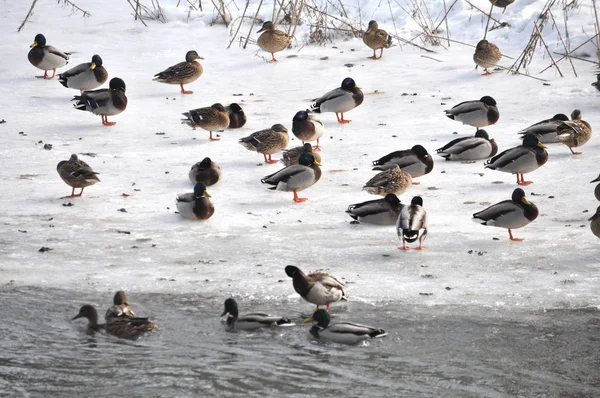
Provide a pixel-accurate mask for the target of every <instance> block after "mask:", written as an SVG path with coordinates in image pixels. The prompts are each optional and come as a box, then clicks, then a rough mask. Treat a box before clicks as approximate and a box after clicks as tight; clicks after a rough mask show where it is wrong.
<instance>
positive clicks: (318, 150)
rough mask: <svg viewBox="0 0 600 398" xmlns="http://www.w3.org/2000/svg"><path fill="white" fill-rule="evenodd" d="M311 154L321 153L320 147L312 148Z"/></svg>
mask: <svg viewBox="0 0 600 398" xmlns="http://www.w3.org/2000/svg"><path fill="white" fill-rule="evenodd" d="M313 152H321V147H320V146H318V145H317V146H314V147H313Z"/></svg>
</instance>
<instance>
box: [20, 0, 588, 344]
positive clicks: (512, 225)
mask: <svg viewBox="0 0 600 398" xmlns="http://www.w3.org/2000/svg"><path fill="white" fill-rule="evenodd" d="M509 4H510V3H509ZM258 33H261V35H260V36H259V38H258V41H257V43H258V45H259V47H260V48H261V49H263V50H264V51H266V52H268V53H270V54H271V60H269V62H277V60H276V59H275V53H277V52H280V51H282V50H284V49H286V48H288V47H289V46H290V44H291V41H292V38H291V37H290V36H288V35H287V34H285V33H284V32H282V31H279V30H276V29H275V26H274V24H273V23H272V22H270V21H267V22H265V23H264V24H263V26H262V28H261V29H260V30H259V31H258ZM363 41H364V43H365V44H366V45H367V46H368V47H369V48H370V49H372V50H373V55H372V56H371V57H369V58H371V59H373V60H378V59H381V58H382V56H383V50H384V49H387V48H390V47H391V45H392V40H391V37H390V36H389V35H388V34H387V32H386V31H385V30H382V29H379V26H378V24H377V22H376V21H371V22H369V25H368V29H367V31H366V32H365V34H364V37H363ZM31 47H32V49H31V50H30V52H29V55H28V59H29V61H30V62H31V64H32V65H34V66H35V67H37V68H39V69H42V70H44V75H42V76H37V77H39V78H43V79H52V78H54V76H55V75H56V69H57V68H61V67H64V66H65V65H66V64H67V63H68V60H69V54H68V53H64V52H61V51H60V50H58V49H56V48H55V47H52V46H50V45H47V43H46V38H45V37H44V35H42V34H38V35H37V36H36V37H35V41H34V43H33V44H32V46H31ZM377 50H380V52H379V55H377ZM500 57H501V54H500V50H499V49H498V47H496V46H495V45H493V44H492V43H489V42H487V41H486V40H482V41H481V42H479V43H478V45H477V47H476V50H475V54H474V56H473V59H474V61H475V63H476V65H477V66H480V67H482V68H483V69H484V72H485V73H484V74H490V72H489V71H488V69H489V68H492V67H494V66H495V65H496V64H497V63H498V61H499V60H500ZM201 59H203V58H202V57H200V55H199V54H198V53H197V52H196V51H194V50H191V51H188V52H187V54H186V55H185V61H184V62H180V63H178V64H176V65H173V66H171V67H169V68H167V69H165V70H164V71H162V72H159V73H157V74H156V75H154V79H153V80H155V81H157V82H160V83H166V84H173V85H179V86H180V89H181V93H182V94H192V93H193V91H190V90H186V88H185V87H184V85H189V84H190V83H193V82H194V81H195V80H197V79H198V78H200V77H201V75H202V74H203V68H202V65H201V64H200V63H199V62H198V60H201ZM48 71H52V75H51V76H50V75H49V73H48ZM107 80H108V72H107V70H106V69H105V67H104V65H103V62H102V58H101V57H100V56H99V55H97V54H95V55H93V56H92V58H91V61H90V62H88V63H82V64H80V65H77V66H75V67H74V68H72V69H69V70H67V71H66V72H63V73H60V74H58V81H59V82H60V83H61V84H62V85H63V86H64V87H67V88H71V89H77V90H80V93H79V95H75V96H74V97H73V99H72V100H73V101H75V104H74V108H75V109H78V110H83V111H87V112H91V113H93V114H95V115H100V116H101V121H102V124H103V125H104V126H112V125H114V124H115V122H114V121H108V117H109V116H111V117H112V116H116V115H118V114H120V113H121V112H123V111H125V109H126V108H127V97H126V85H125V82H124V81H123V80H122V79H120V78H118V77H113V78H112V79H111V80H110V82H109V88H108V89H98V87H100V86H101V85H102V84H104V83H105V82H106V81H107ZM599 89H600V88H599ZM364 99H365V96H364V95H363V92H362V91H361V89H360V87H358V85H357V84H356V82H355V81H354V79H352V78H351V77H346V78H344V79H343V80H342V82H341V85H340V86H339V87H337V88H334V89H332V90H331V91H329V92H327V93H325V94H323V95H322V96H320V97H317V98H315V99H314V100H313V103H312V105H311V106H310V107H309V109H306V110H299V111H297V112H296V114H295V115H294V116H293V119H292V133H293V134H294V136H295V137H297V138H298V139H299V140H300V141H302V146H299V147H294V148H288V145H289V142H290V137H289V134H288V129H287V128H286V127H285V126H284V125H282V124H279V123H276V124H273V125H272V126H271V127H268V128H265V129H263V130H260V131H256V132H254V133H252V134H250V135H248V136H247V137H243V138H241V139H240V140H239V144H240V145H241V146H243V147H244V148H245V149H247V150H249V151H252V152H257V153H258V154H261V155H262V156H263V157H264V162H265V163H266V164H271V163H278V162H280V161H281V162H282V163H283V164H284V166H285V167H283V168H282V169H280V170H278V171H276V172H274V173H272V174H270V175H267V176H265V177H263V178H262V179H260V182H262V183H264V184H266V185H268V186H270V187H269V189H271V190H275V191H284V192H291V193H293V201H294V202H296V203H302V202H305V201H306V200H308V199H307V198H305V197H299V195H298V193H299V192H301V191H304V190H306V189H308V188H310V187H311V186H313V185H314V184H316V183H318V182H319V180H320V178H321V175H322V171H321V168H320V166H321V164H322V159H321V155H320V152H321V146H320V145H319V140H320V138H321V137H322V136H323V133H324V126H323V123H322V122H321V121H320V120H319V119H318V117H317V114H320V113H335V115H336V118H337V121H338V122H339V123H340V124H348V123H350V122H351V120H349V119H347V118H346V117H345V114H347V113H348V112H350V111H352V110H353V109H354V108H356V107H358V106H360V105H362V104H363V101H364ZM444 112H445V116H447V117H448V118H450V119H452V120H455V121H457V122H461V123H462V124H465V125H469V126H472V127H475V129H476V130H475V134H474V135H473V136H467V137H461V138H457V139H455V140H452V141H450V142H449V143H447V144H446V145H444V146H442V147H441V148H439V149H437V150H436V151H435V153H436V154H437V155H439V156H440V157H441V158H443V159H445V160H446V161H458V162H473V161H478V160H480V161H485V162H484V164H483V166H484V167H485V168H488V169H490V170H494V171H500V172H504V173H510V174H514V175H516V179H517V181H516V182H517V185H519V186H527V185H529V184H531V183H532V182H531V181H526V180H525V177H524V175H525V174H529V173H531V172H533V171H535V170H537V169H538V168H539V167H542V166H543V165H544V164H546V162H547V161H548V159H549V156H548V152H547V150H546V149H547V147H546V145H545V144H551V143H560V144H563V145H564V146H566V147H567V148H569V150H570V151H571V153H572V154H573V155H579V154H580V153H581V152H576V151H574V148H580V147H581V146H583V145H584V144H585V143H586V142H587V141H588V140H589V139H590V138H591V135H592V128H591V126H590V124H589V123H588V122H586V121H584V120H582V115H581V112H580V111H579V110H577V109H576V110H574V111H573V112H572V113H571V118H570V119H569V118H568V117H567V116H566V115H564V114H557V115H554V116H553V117H552V118H549V119H547V120H543V121H540V122H538V123H535V124H533V125H531V126H529V127H527V128H525V129H523V130H522V131H520V132H519V134H520V136H521V138H522V143H521V145H518V146H515V147H513V148H508V149H505V150H504V151H502V152H499V148H498V146H497V144H496V142H495V141H494V140H493V139H491V138H490V136H489V135H488V133H487V132H486V131H485V130H483V128H484V127H486V126H490V125H493V124H495V123H496V122H497V121H498V120H499V118H500V112H499V109H498V106H497V103H496V101H495V100H494V98H492V97H491V96H489V95H485V96H483V97H481V98H480V99H478V100H469V101H465V102H461V103H459V104H457V105H455V106H454V107H452V108H450V109H447V110H446V111H444ZM183 116H184V118H183V119H182V123H183V124H186V125H188V126H190V127H192V128H194V129H196V128H200V129H203V130H206V131H208V132H209V139H210V140H211V141H218V140H219V139H220V138H217V137H215V136H213V133H215V132H218V131H223V130H225V129H228V128H240V127H243V126H244V125H245V123H246V121H247V116H246V114H245V113H244V111H243V109H242V108H241V107H240V106H239V104H236V103H232V104H230V105H229V106H223V105H222V104H220V103H216V104H213V105H210V106H205V107H201V108H197V109H192V110H188V111H186V112H184V113H183ZM440 116H441V115H440ZM313 142H314V143H316V145H315V146H313V145H311V143H313ZM215 145H216V144H215ZM279 152H283V154H282V158H281V160H277V159H273V158H272V156H273V155H275V154H277V153H279ZM372 166H373V170H374V171H377V174H375V175H374V176H373V177H372V178H371V179H370V180H369V181H367V182H366V183H365V184H364V186H363V190H365V191H366V192H368V193H370V194H373V195H379V196H382V198H381V199H376V200H370V201H366V202H362V203H356V204H351V205H349V206H348V208H347V211H346V213H347V214H348V215H349V216H350V217H352V218H353V219H354V221H352V223H370V224H376V225H383V226H395V230H396V233H397V235H398V238H399V240H400V241H401V246H399V249H401V250H405V251H407V250H410V246H409V245H407V244H413V243H414V242H417V241H418V246H416V247H414V249H415V250H422V249H425V248H426V247H425V246H424V245H423V242H424V240H425V238H426V237H427V234H428V228H429V217H428V214H427V212H426V210H425V208H424V198H423V197H421V196H415V197H413V198H412V200H411V201H410V204H406V205H404V204H403V203H401V201H400V199H399V198H398V196H399V195H401V194H403V193H404V192H406V191H407V190H408V189H409V188H410V187H411V186H412V185H415V184H419V182H418V181H416V180H415V179H417V178H419V177H422V176H424V175H426V174H428V173H430V172H431V171H432V170H433V168H434V159H433V157H432V156H431V155H430V154H429V153H428V151H427V150H426V149H425V147H423V146H422V145H415V146H413V147H412V148H410V149H401V150H398V151H394V152H391V153H389V154H387V155H385V156H383V157H381V158H379V159H377V160H374V161H373V162H372ZM57 171H58V174H59V176H60V177H61V178H62V180H63V181H64V182H65V183H66V184H67V185H69V186H70V187H71V188H72V191H71V194H70V195H69V196H65V198H74V197H80V196H81V195H82V193H83V190H84V188H86V187H88V186H91V185H94V184H96V183H97V182H100V179H99V178H98V173H97V172H95V171H94V170H93V168H92V167H91V166H90V165H89V164H87V163H86V162H84V161H83V160H81V159H79V157H78V156H77V155H76V154H73V155H71V157H70V158H69V159H68V160H63V161H61V162H59V163H58V165H57ZM224 172H225V173H226V172H227V170H225V171H224ZM188 177H189V179H190V180H191V181H192V182H193V183H194V184H195V185H194V189H193V192H191V193H185V194H180V195H178V196H177V198H176V205H177V210H178V213H179V215H180V216H182V217H184V218H186V219H192V220H207V219H209V218H211V217H212V216H213V214H214V213H215V211H218V209H215V207H214V205H213V204H212V202H211V200H210V197H211V196H210V195H209V193H208V192H207V187H209V186H212V185H214V184H217V183H218V182H219V181H220V180H221V177H222V170H221V168H220V166H219V165H218V164H217V162H215V161H214V160H213V159H211V158H209V157H206V158H204V159H203V160H202V161H200V162H198V163H196V164H194V165H193V166H192V167H191V169H190V171H189V175H188ZM257 182H258V181H257ZM592 182H599V184H598V185H597V186H596V189H595V195H596V198H597V199H598V200H600V176H599V177H598V178H596V179H595V180H594V181H592ZM76 188H78V189H80V191H79V192H78V193H77V194H76V193H75V189H76ZM507 197H510V199H508V200H504V201H502V202H499V203H496V204H494V205H492V206H490V207H488V208H486V209H482V210H481V211H479V212H477V213H475V214H473V215H472V219H473V221H475V222H477V223H479V224H481V225H486V226H495V227H500V228H505V229H507V230H508V235H509V238H510V239H511V240H513V241H521V240H522V239H519V238H516V237H514V236H513V231H512V230H514V229H518V228H522V227H524V226H526V225H528V224H529V223H530V222H532V221H534V220H535V219H536V218H537V217H538V215H539V211H538V208H537V206H536V205H535V204H533V203H532V202H530V201H529V200H528V199H527V198H526V196H525V192H524V191H523V189H521V188H516V189H514V190H513V192H512V193H510V192H507ZM590 221H591V229H592V232H593V233H594V234H595V235H596V236H597V237H599V238H600V207H598V210H597V212H596V214H595V215H594V216H593V217H592V218H591V219H590ZM285 273H286V274H287V275H288V276H289V277H290V278H292V281H293V283H292V285H293V288H294V290H295V291H296V292H297V293H298V294H299V295H300V296H301V297H302V298H304V299H305V300H306V301H308V302H310V303H313V304H315V305H316V306H317V307H316V310H315V312H314V313H313V315H312V316H311V317H310V318H309V319H308V321H314V322H316V323H315V324H314V325H313V326H312V328H311V329H310V334H311V335H312V336H313V337H314V338H317V339H323V340H332V341H336V342H340V343H357V342H359V341H363V340H367V339H371V338H375V337H383V336H385V335H386V332H385V331H384V330H382V329H378V328H374V327H370V326H365V325H360V324H354V323H347V322H340V323H333V324H331V323H330V315H329V309H330V305H331V303H333V302H338V301H342V300H346V294H345V291H344V285H343V284H342V283H340V282H339V281H338V280H337V279H336V278H334V277H333V276H331V275H329V274H327V273H324V272H315V273H312V274H305V273H304V272H303V271H302V270H300V269H299V268H297V267H295V266H287V267H285ZM320 306H325V308H324V309H323V308H319V307H320ZM221 316H222V317H225V316H226V321H225V323H226V325H227V327H228V328H230V329H241V330H244V329H258V328H263V327H270V328H273V327H284V326H292V325H293V323H292V322H291V320H290V319H289V318H286V317H281V316H274V315H269V314H264V313H247V314H243V315H240V314H239V309H238V305H237V303H236V301H235V300H234V299H233V298H228V299H227V300H226V301H225V304H224V312H223V314H222V315H221ZM82 317H83V318H87V319H88V322H89V327H90V329H92V330H95V331H100V330H105V331H106V332H107V333H108V334H111V335H115V336H117V337H121V338H138V337H140V336H142V335H143V334H145V333H147V332H150V331H152V330H156V329H158V326H157V325H156V324H155V323H153V322H152V321H150V319H149V318H139V317H136V315H135V314H134V313H133V311H132V310H131V307H130V305H129V303H128V301H127V297H126V295H125V292H123V291H119V292H117V293H116V294H115V296H114V299H113V304H112V306H110V308H109V309H108V310H107V312H106V315H105V324H100V323H99V321H98V313H97V311H96V310H95V309H94V307H92V306H91V305H84V306H83V307H81V309H80V311H79V313H78V314H77V316H75V318H73V319H77V318H82Z"/></svg>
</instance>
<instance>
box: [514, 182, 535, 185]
mask: <svg viewBox="0 0 600 398" xmlns="http://www.w3.org/2000/svg"><path fill="white" fill-rule="evenodd" d="M517 184H519V185H529V184H533V181H519V182H518V183H517Z"/></svg>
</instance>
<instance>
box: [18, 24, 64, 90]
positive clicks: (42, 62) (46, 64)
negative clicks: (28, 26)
mask: <svg viewBox="0 0 600 398" xmlns="http://www.w3.org/2000/svg"><path fill="white" fill-rule="evenodd" d="M29 47H31V50H29V54H27V58H28V59H29V62H31V65H33V66H35V67H36V68H38V69H41V70H43V71H44V76H36V77H39V78H40V79H54V75H56V68H61V67H63V66H65V65H66V64H68V63H69V53H63V52H62V51H60V50H59V49H57V48H56V47H53V46H49V45H47V44H46V37H45V36H44V35H43V34H41V33H38V34H37V35H36V36H35V39H34V40H33V44H32V45H31V46H29ZM51 69H52V76H48V71H49V70H51Z"/></svg>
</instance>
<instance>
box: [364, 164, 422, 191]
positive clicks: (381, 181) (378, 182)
mask: <svg viewBox="0 0 600 398" xmlns="http://www.w3.org/2000/svg"><path fill="white" fill-rule="evenodd" d="M411 185H412V177H411V176H410V174H409V173H407V172H406V171H403V170H401V169H400V167H398V165H397V164H395V165H393V166H392V168H390V169H387V170H385V171H382V172H381V173H378V174H376V175H375V177H373V178H371V179H370V180H369V181H367V183H366V184H365V186H364V187H363V191H367V192H368V193H370V194H373V195H381V196H385V195H387V194H388V193H393V194H396V195H401V194H403V193H404V192H405V191H406V190H407V189H408V188H409V187H410V186H411Z"/></svg>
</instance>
